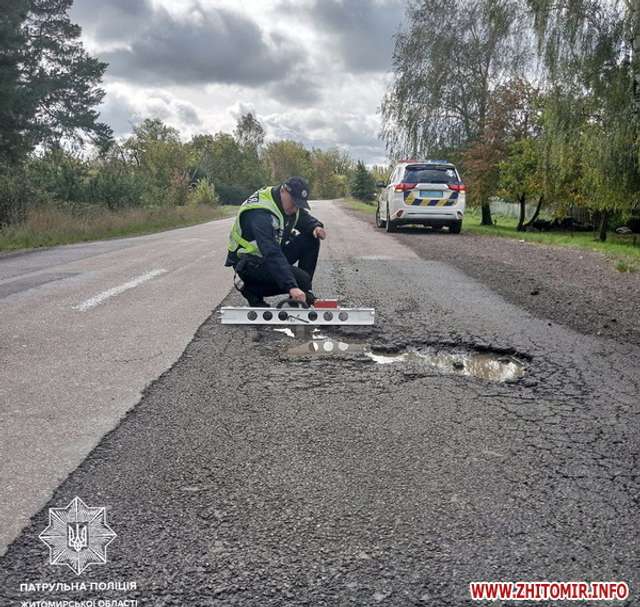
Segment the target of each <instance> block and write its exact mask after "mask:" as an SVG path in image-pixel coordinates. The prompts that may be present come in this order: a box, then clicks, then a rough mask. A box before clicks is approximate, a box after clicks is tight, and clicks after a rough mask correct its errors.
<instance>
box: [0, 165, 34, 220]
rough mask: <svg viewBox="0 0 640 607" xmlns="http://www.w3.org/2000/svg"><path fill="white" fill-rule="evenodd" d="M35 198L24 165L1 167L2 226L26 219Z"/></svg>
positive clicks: (0, 201)
mask: <svg viewBox="0 0 640 607" xmlns="http://www.w3.org/2000/svg"><path fill="white" fill-rule="evenodd" d="M33 199H34V192H33V189H32V188H31V185H30V183H29V180H28V178H27V174H26V172H25V170H24V168H23V167H21V166H17V167H0V228H2V227H3V226H6V225H9V224H13V223H19V222H21V221H24V220H25V218H26V216H27V210H28V208H29V206H30V205H31V204H32V202H33Z"/></svg>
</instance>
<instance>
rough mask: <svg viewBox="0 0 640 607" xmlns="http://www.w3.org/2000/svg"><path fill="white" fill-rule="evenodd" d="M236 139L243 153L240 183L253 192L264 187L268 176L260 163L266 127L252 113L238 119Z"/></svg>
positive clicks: (239, 170)
mask: <svg viewBox="0 0 640 607" xmlns="http://www.w3.org/2000/svg"><path fill="white" fill-rule="evenodd" d="M233 136H234V139H235V141H236V143H237V144H238V146H239V148H240V152H241V160H240V164H239V166H238V167H237V168H236V179H237V180H238V183H242V184H245V185H246V186H248V187H249V188H251V190H252V191H254V190H257V189H258V188H259V187H261V186H263V185H264V183H265V181H266V175H265V171H264V168H263V166H262V163H261V162H260V156H259V153H260V149H261V147H262V144H263V142H264V127H263V126H262V124H260V121H259V120H258V119H257V118H256V117H255V115H254V114H252V113H251V112H247V113H246V114H243V115H242V116H240V118H238V122H237V124H236V128H235V131H234V134H233Z"/></svg>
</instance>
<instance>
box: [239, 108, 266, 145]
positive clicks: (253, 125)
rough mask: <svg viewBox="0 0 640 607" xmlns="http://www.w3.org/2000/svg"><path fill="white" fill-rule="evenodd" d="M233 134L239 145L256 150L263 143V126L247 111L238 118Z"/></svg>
mask: <svg viewBox="0 0 640 607" xmlns="http://www.w3.org/2000/svg"><path fill="white" fill-rule="evenodd" d="M233 136H234V138H235V140H236V141H237V142H238V145H239V146H240V147H243V148H250V149H253V150H258V148H259V147H260V146H261V145H262V144H263V143H264V127H263V126H262V124H261V123H260V121H259V120H258V119H257V118H256V116H255V114H253V113H252V112H247V113H245V114H242V115H241V116H240V118H238V122H237V124H236V128H235V130H234V131H233Z"/></svg>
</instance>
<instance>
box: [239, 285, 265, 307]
mask: <svg viewBox="0 0 640 607" xmlns="http://www.w3.org/2000/svg"><path fill="white" fill-rule="evenodd" d="M240 293H241V294H242V296H243V297H244V298H245V299H246V300H247V301H248V302H249V306H250V307H252V308H270V307H271V306H270V305H269V304H268V303H267V302H266V301H265V300H264V299H263V298H262V297H260V296H259V295H256V294H255V293H253V292H252V291H249V290H248V289H247V288H246V287H242V289H240Z"/></svg>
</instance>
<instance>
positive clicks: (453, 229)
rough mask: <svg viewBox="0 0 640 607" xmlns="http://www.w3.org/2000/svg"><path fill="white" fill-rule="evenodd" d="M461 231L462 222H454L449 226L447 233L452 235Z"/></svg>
mask: <svg viewBox="0 0 640 607" xmlns="http://www.w3.org/2000/svg"><path fill="white" fill-rule="evenodd" d="M461 230H462V221H454V222H453V223H452V224H450V225H449V232H451V233H452V234H460V231H461Z"/></svg>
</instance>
